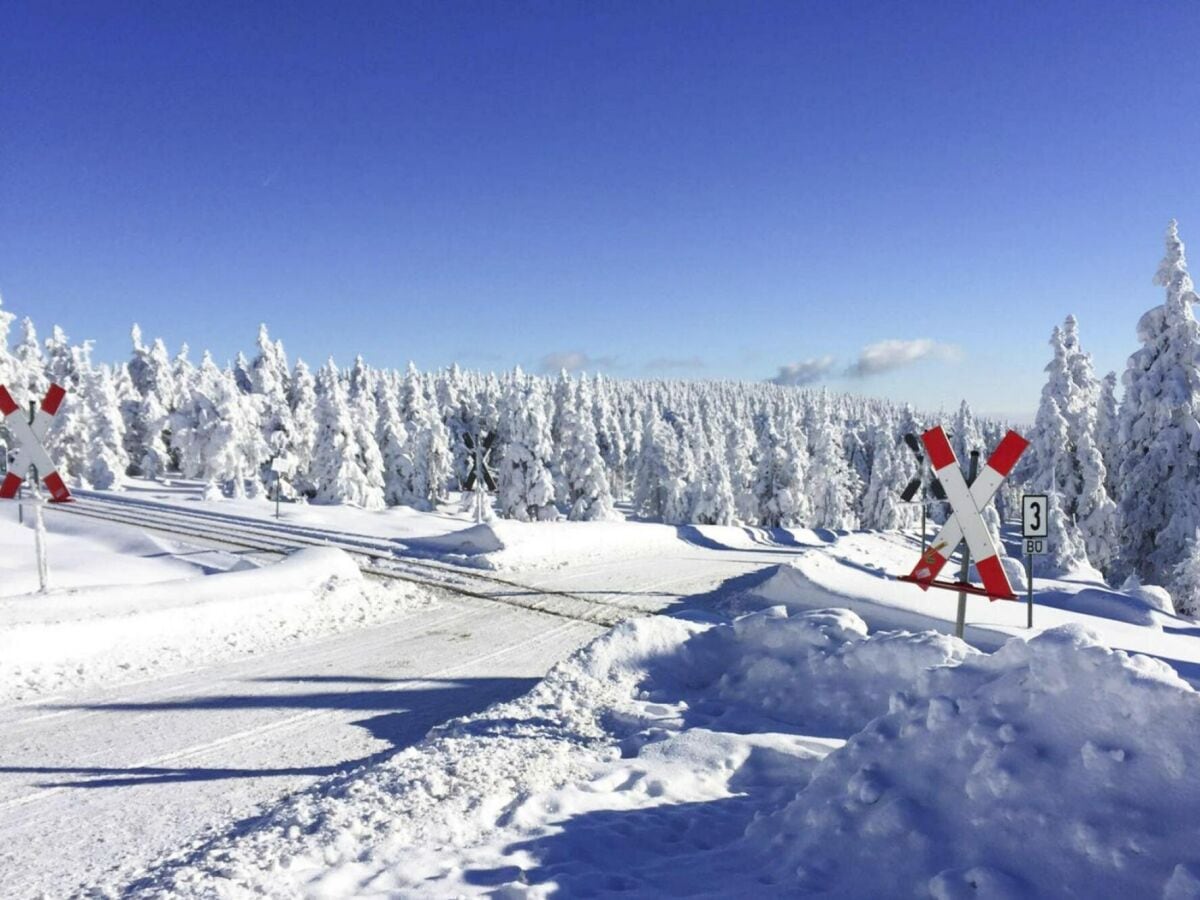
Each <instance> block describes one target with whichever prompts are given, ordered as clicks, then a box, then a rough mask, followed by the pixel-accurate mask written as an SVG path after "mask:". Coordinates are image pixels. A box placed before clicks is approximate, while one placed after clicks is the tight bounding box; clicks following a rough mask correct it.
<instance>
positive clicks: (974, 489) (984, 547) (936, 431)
mask: <svg viewBox="0 0 1200 900" xmlns="http://www.w3.org/2000/svg"><path fill="white" fill-rule="evenodd" d="M921 441H922V442H923V443H924V444H925V449H926V450H927V451H928V452H929V461H930V464H931V465H932V466H933V471H934V472H935V474H936V475H937V477H938V480H939V481H941V483H942V487H944V488H945V490H946V499H947V500H949V501H950V506H951V507H952V509H953V513H954V514H953V515H952V516H951V518H950V521H948V522H947V523H946V524H945V526H944V527H943V528H942V530H941V531H940V532H939V533H938V536H937V537H936V538H935V539H934V541H933V543H932V544H930V546H929V549H928V550H926V551H925V552H924V553H923V554H922V555H921V559H920V561H918V563H917V566H916V568H915V569H913V570H912V573H911V574H909V575H907V576H902V577H901V580H902V581H912V582H914V583H916V584H917V585H919V586H920V588H921V590H928V589H929V588H931V587H944V588H952V589H954V590H959V591H965V592H967V593H974V594H984V595H986V596H988V597H990V598H991V599H993V600H999V599H1003V600H1016V599H1017V596H1016V594H1014V593H1013V590H1012V585H1010V584H1009V583H1008V576H1007V575H1005V574H1004V567H1003V566H1002V565H1001V564H1000V555H999V553H998V552H997V550H996V545H995V544H994V543H993V542H992V536H991V535H990V534H988V530H987V524H986V523H985V522H984V521H983V509H984V507H985V506H987V504H988V502H989V501H990V500H991V499H992V497H993V496H994V495H995V493H996V491H997V490H998V489H999V487H1000V484H1001V482H1003V481H1004V479H1005V478H1006V477H1007V476H1008V473H1009V472H1011V471H1012V470H1013V467H1014V466H1015V465H1016V464H1017V460H1018V459H1020V458H1021V454H1022V453H1024V452H1025V448H1026V447H1028V446H1029V441H1027V440H1025V438H1023V437H1021V436H1020V435H1019V434H1017V433H1016V432H1015V431H1010V432H1008V434H1006V435H1005V436H1004V439H1003V440H1002V441H1001V442H1000V444H999V446H998V447H996V450H995V452H993V453H992V455H991V457H990V458H989V459H988V461H987V465H986V466H984V468H983V471H982V472H980V473H979V476H978V477H977V478H976V479H975V481H974V483H972V484H971V485H970V487H968V486H967V480H966V478H964V477H963V473H962V469H961V468H960V467H959V464H958V458H957V457H956V456H955V455H954V449H953V448H952V447H951V446H950V442H949V441H948V440H947V439H946V432H944V431H943V430H942V427H941V426H940V425H939V426H937V427H935V428H931V429H929V430H928V431H926V432H925V433H924V434H923V435H921ZM963 539H966V542H967V548H968V549H969V550H970V551H971V556H973V557H974V558H975V568H976V569H977V570H978V571H979V577H980V578H982V579H983V587H982V588H977V587H974V586H973V585H965V584H961V583H959V582H946V581H938V580H937V576H938V573H939V572H940V571H941V570H942V567H943V566H945V565H946V561H947V560H948V559H949V558H950V556H951V554H953V553H954V551H955V549H956V548H957V547H958V545H959V543H960V542H961V541H962V540H963Z"/></svg>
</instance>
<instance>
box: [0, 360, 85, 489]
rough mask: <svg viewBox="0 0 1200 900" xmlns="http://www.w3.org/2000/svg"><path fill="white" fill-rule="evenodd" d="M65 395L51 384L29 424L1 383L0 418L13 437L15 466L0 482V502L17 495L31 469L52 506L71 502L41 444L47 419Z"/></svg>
mask: <svg viewBox="0 0 1200 900" xmlns="http://www.w3.org/2000/svg"><path fill="white" fill-rule="evenodd" d="M66 395H67V392H66V391H65V390H63V389H62V388H61V387H59V386H58V385H57V384H52V385H50V389H49V390H48V391H46V396H45V397H44V398H43V399H42V403H41V405H40V406H39V407H37V408H36V409H35V410H34V414H33V421H32V422H30V421H29V420H28V419H26V418H25V412H24V411H23V410H22V409H21V407H20V406H18V405H17V401H16V400H14V399H13V398H12V394H10V393H9V392H8V388H7V387H5V386H4V385H2V384H0V415H3V416H4V425H5V427H6V428H8V431H9V433H10V434H11V435H12V438H13V443H14V444H15V445H16V446H15V449H17V451H18V453H17V456H16V464H15V466H13V467H11V468H10V469H9V471H8V474H7V475H5V476H4V481H3V482H2V483H0V500H11V499H12V498H13V497H15V496H17V491H18V490H20V488H21V485H22V483H24V481H25V475H26V473H27V472H28V471H29V468H30V466H32V467H34V468H35V469H36V470H37V474H38V478H40V479H41V481H42V484H44V485H45V486H46V490H48V491H49V492H50V501H51V502H52V503H66V502H68V501H69V500H70V499H71V492H70V491H69V490H67V486H66V484H65V483H64V482H63V480H62V476H61V475H59V474H58V469H57V468H56V467H55V465H54V463H53V462H51V461H50V455H49V454H48V453H47V452H46V447H45V445H44V444H43V443H42V441H43V440H44V439H45V437H46V429H47V428H49V427H50V420H51V419H53V418H54V416H55V414H56V413H57V412H58V408H59V407H60V406H61V405H62V402H63V398H64V397H66Z"/></svg>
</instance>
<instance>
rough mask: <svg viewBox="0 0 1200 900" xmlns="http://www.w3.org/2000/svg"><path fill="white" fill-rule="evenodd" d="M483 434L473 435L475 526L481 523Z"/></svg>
mask: <svg viewBox="0 0 1200 900" xmlns="http://www.w3.org/2000/svg"><path fill="white" fill-rule="evenodd" d="M484 486H485V485H484V483H483V433H482V432H476V434H475V524H476V525H479V524H482V522H483V491H482V490H481V489H482V488H483V487H484Z"/></svg>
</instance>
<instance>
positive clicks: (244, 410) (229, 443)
mask: <svg viewBox="0 0 1200 900" xmlns="http://www.w3.org/2000/svg"><path fill="white" fill-rule="evenodd" d="M171 433H172V444H173V446H174V447H176V448H177V449H178V451H179V465H180V470H181V471H182V473H183V475H184V476H185V477H187V478H198V479H201V480H203V481H206V482H208V483H209V484H211V485H213V486H214V487H220V488H221V490H222V491H223V493H225V494H226V495H227V496H231V497H244V496H246V495H247V489H249V492H250V494H251V495H253V494H255V493H257V490H258V484H259V482H258V467H259V465H260V464H261V462H262V459H263V456H264V455H265V454H266V445H265V444H264V443H263V440H262V435H261V433H260V431H259V426H258V417H257V410H256V409H255V408H254V403H253V401H252V400H251V399H250V396H249V395H248V394H244V393H242V391H241V390H240V389H239V388H238V386H237V376H236V374H235V373H234V372H232V371H228V370H227V371H222V370H221V369H219V368H217V365H216V363H214V362H213V359H212V356H211V355H210V354H209V353H207V352H205V354H204V357H203V358H202V360H201V363H200V368H199V369H198V370H197V371H196V374H195V377H194V378H193V379H192V384H191V387H190V388H189V389H188V391H187V393H186V395H184V397H183V398H182V399H181V400H180V401H179V402H178V407H177V409H176V411H175V412H174V413H173V414H172V417H171Z"/></svg>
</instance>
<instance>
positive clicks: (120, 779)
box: [0, 541, 801, 897]
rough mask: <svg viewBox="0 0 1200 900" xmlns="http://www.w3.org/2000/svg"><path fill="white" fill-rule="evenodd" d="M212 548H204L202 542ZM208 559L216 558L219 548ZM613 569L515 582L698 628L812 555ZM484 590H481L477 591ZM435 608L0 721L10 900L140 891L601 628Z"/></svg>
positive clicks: (729, 555)
mask: <svg viewBox="0 0 1200 900" xmlns="http://www.w3.org/2000/svg"><path fill="white" fill-rule="evenodd" d="M200 543H203V542H200ZM209 543H212V542H211V541H209ZM702 544H703V541H701V543H699V544H694V543H688V542H686V541H683V542H679V543H678V544H677V552H676V553H675V554H673V555H672V556H670V557H669V558H663V557H660V556H648V557H644V558H634V559H629V558H614V559H601V560H598V561H590V562H587V563H583V564H580V565H569V566H559V567H554V568H549V569H539V570H534V571H528V572H519V573H514V574H510V575H508V577H509V578H511V579H512V580H513V581H514V582H519V583H522V584H527V585H528V586H529V591H528V594H529V595H530V596H531V597H537V596H538V592H540V591H563V592H570V594H571V595H573V596H576V597H584V598H589V599H592V600H595V601H598V602H599V603H602V604H606V605H620V606H621V607H628V608H629V609H630V610H631V611H634V610H637V611H640V610H647V609H666V608H672V609H682V608H684V607H685V606H688V607H695V608H697V609H698V610H699V609H702V608H704V607H706V606H708V605H709V604H710V603H711V602H712V601H713V600H714V599H715V598H716V596H717V595H718V594H720V593H721V592H723V591H731V590H738V589H740V588H741V587H742V585H743V583H744V581H745V579H746V578H747V577H749V578H751V579H753V578H755V577H756V575H755V573H757V572H759V571H760V570H762V569H763V567H764V566H767V565H770V564H772V563H779V562H783V561H785V560H786V559H787V558H791V557H792V556H794V554H795V553H796V552H798V551H799V550H800V549H801V548H783V547H777V546H771V547H763V548H762V549H761V550H741V549H737V550H721V549H717V548H715V547H712V546H707V547H706V546H703V545H702ZM476 587H478V585H476ZM489 591H490V594H491V595H493V596H495V597H496V599H497V600H498V601H502V602H500V603H488V602H486V601H482V600H479V599H472V598H465V597H462V596H455V595H454V594H452V593H449V592H445V593H442V594H440V596H439V600H440V601H441V602H440V604H439V605H438V606H437V607H436V608H434V609H425V610H415V611H410V612H406V613H403V614H401V615H400V616H399V617H398V618H395V619H392V620H390V621H388V622H387V623H385V624H382V625H378V626H375V627H371V628H365V629H362V630H357V631H352V632H349V633H345V634H340V635H337V636H334V637H329V638H324V639H321V640H317V641H313V642H307V643H302V644H299V645H297V646H293V647H290V648H287V649H283V650H279V651H277V652H274V653H270V654H267V655H260V656H256V657H253V658H251V659H249V660H240V661H233V662H227V663H222V664H219V665H213V666H208V667H206V668H202V669H197V670H193V671H190V672H188V673H186V674H176V675H171V676H168V677H163V678H155V679H152V680H148V681H144V682H141V683H136V684H133V685H129V684H126V685H124V686H121V687H116V688H112V689H108V690H100V691H89V692H84V693H75V694H71V695H67V696H60V697H49V698H42V699H40V700H38V701H36V702H33V703H26V704H22V705H18V706H14V707H9V708H7V709H5V710H3V711H2V712H0V848H2V849H0V881H2V883H4V885H5V895H6V896H10V897H26V896H38V895H47V896H56V897H57V896H65V895H69V894H71V893H73V892H76V891H83V890H86V889H92V888H97V887H105V886H108V887H110V888H114V889H115V886H117V885H122V884H128V883H129V882H130V880H131V879H132V880H136V877H137V873H138V871H139V870H140V869H141V868H142V867H144V866H145V865H147V864H148V863H150V862H151V861H152V860H154V859H157V858H160V857H162V856H164V855H169V854H178V853H180V852H181V851H182V852H186V851H187V850H188V849H189V848H193V847H195V848H198V847H200V846H201V845H202V844H203V842H204V841H205V839H206V837H207V836H209V835H215V834H226V835H227V834H228V832H229V829H230V823H235V822H240V821H244V820H249V819H252V817H254V816H255V815H256V813H257V812H259V811H260V810H262V809H264V808H266V807H267V806H269V805H270V804H271V803H272V802H273V801H276V800H278V799H279V798H280V797H282V796H285V795H286V794H288V793H291V792H293V791H295V790H297V789H298V788H300V787H302V786H304V785H307V784H309V783H312V782H313V781H315V780H316V779H318V778H319V777H322V776H325V775H329V774H331V773H333V772H336V771H339V770H343V769H346V768H350V767H353V766H356V765H359V764H362V763H366V762H368V761H371V760H374V759H379V758H381V757H382V756H385V755H387V754H390V753H393V752H396V751H397V750H398V749H402V748H404V747H406V746H409V745H411V744H413V743H415V742H417V741H419V740H420V739H421V738H422V737H423V736H424V735H425V733H426V732H427V731H428V729H429V728H430V727H431V726H433V725H435V724H438V723H440V722H444V721H446V720H448V719H450V718H453V717H456V716H460V715H465V714H468V713H471V712H477V711H479V710H482V709H483V708H485V707H487V706H488V705H489V704H491V703H493V702H496V701H498V700H502V699H510V698H512V697H515V696H518V695H520V694H522V693H523V692H525V691H526V690H528V689H529V687H531V686H532V685H533V684H534V683H535V682H536V680H537V679H538V678H540V677H541V676H543V675H544V674H545V672H546V671H547V670H548V669H549V668H550V666H551V665H553V664H554V663H555V662H557V661H558V660H560V659H562V658H563V657H564V656H566V655H567V654H568V653H569V652H570V651H571V650H573V649H575V648H576V647H578V646H580V645H582V644H583V643H585V642H586V641H588V640H589V639H591V638H592V637H594V636H595V635H597V634H598V633H600V632H601V631H602V628H601V627H600V626H598V625H596V624H593V623H589V622H583V621H577V620H573V619H570V618H564V617H562V616H561V615H554V616H551V615H545V614H541V613H538V612H534V611H530V610H526V609H522V608H520V607H519V606H513V605H511V601H512V600H513V595H514V594H515V593H520V592H518V591H515V590H514V589H513V588H511V587H509V586H506V584H504V583H502V582H496V583H494V584H492V585H491V587H490V588H489Z"/></svg>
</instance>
